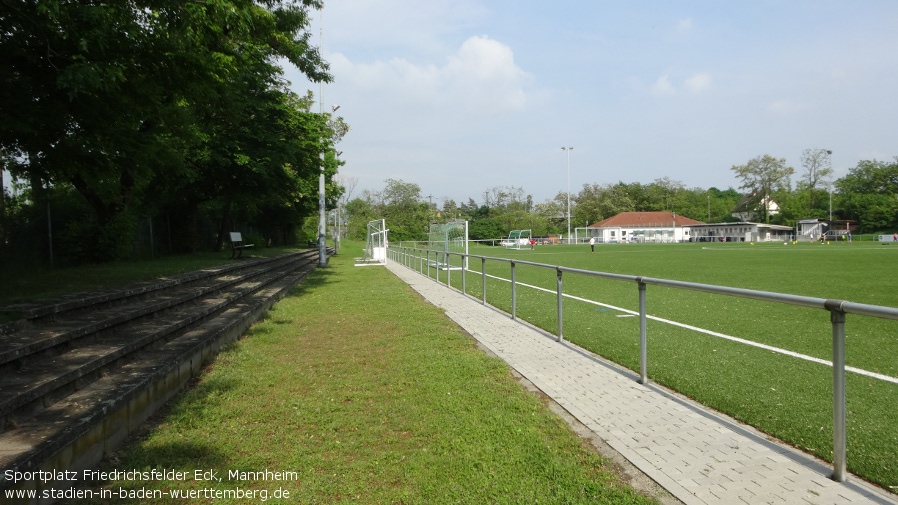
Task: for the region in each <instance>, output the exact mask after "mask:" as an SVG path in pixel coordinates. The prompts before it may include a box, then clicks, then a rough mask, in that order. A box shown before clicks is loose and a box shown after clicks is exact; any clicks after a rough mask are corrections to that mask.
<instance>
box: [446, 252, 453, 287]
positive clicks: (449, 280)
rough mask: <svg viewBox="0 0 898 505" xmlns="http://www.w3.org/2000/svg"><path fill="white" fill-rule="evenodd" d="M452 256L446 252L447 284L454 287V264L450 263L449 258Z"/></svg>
mask: <svg viewBox="0 0 898 505" xmlns="http://www.w3.org/2000/svg"><path fill="white" fill-rule="evenodd" d="M450 257H451V256H450V255H449V253H448V252H447V253H446V286H448V287H450V288H451V287H452V265H450V264H449V258H450Z"/></svg>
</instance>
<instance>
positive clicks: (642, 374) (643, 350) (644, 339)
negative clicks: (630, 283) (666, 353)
mask: <svg viewBox="0 0 898 505" xmlns="http://www.w3.org/2000/svg"><path fill="white" fill-rule="evenodd" d="M637 282H638V283H639V383H640V384H648V383H649V372H648V370H649V358H648V356H649V352H648V335H647V332H646V325H645V321H646V308H645V305H646V303H645V298H646V296H645V295H646V285H645V283H644V282H642V278H641V277H640V278H639V279H637Z"/></svg>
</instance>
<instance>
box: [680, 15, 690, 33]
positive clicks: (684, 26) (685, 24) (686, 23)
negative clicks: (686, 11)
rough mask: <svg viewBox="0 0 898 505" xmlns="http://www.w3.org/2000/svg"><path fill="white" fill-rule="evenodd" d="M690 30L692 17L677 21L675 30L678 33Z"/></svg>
mask: <svg viewBox="0 0 898 505" xmlns="http://www.w3.org/2000/svg"><path fill="white" fill-rule="evenodd" d="M691 31H692V18H684V19H681V20H680V22H679V23H677V32H678V33H688V32H691Z"/></svg>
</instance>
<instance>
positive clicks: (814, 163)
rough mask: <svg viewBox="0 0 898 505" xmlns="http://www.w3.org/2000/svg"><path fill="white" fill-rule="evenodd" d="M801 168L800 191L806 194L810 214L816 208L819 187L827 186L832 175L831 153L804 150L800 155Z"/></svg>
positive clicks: (823, 150) (824, 150)
mask: <svg viewBox="0 0 898 505" xmlns="http://www.w3.org/2000/svg"><path fill="white" fill-rule="evenodd" d="M801 166H802V168H804V172H803V173H802V178H801V185H800V186H801V189H803V190H806V191H807V192H808V208H807V210H808V213H809V214H812V213H813V212H814V210H816V209H817V206H818V200H819V197H818V194H819V190H820V189H821V186H822V185H824V184H827V183H828V182H829V180H830V177H831V176H832V174H833V167H832V151H830V150H828V149H805V150H804V151H803V152H802V153H801Z"/></svg>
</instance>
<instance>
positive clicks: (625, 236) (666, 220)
mask: <svg viewBox="0 0 898 505" xmlns="http://www.w3.org/2000/svg"><path fill="white" fill-rule="evenodd" d="M700 224H703V223H702V222H701V221H696V220H695V219H690V218H688V217H683V216H678V215H677V214H676V213H673V212H663V211H662V212H621V213H620V214H618V215H616V216H614V217H609V218H608V219H605V220H604V221H599V222H598V223H595V224H592V225H589V226H587V227H586V229H587V233H588V236H589V237H595V238H596V240H598V241H599V242H600V243H610V244H613V243H627V242H656V243H663V242H689V241H690V237H691V232H690V227H692V226H695V225H700Z"/></svg>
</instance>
